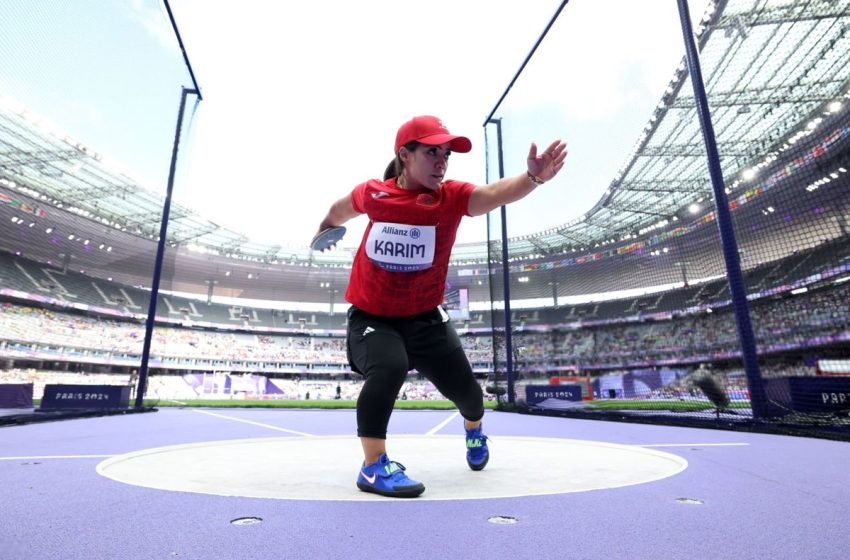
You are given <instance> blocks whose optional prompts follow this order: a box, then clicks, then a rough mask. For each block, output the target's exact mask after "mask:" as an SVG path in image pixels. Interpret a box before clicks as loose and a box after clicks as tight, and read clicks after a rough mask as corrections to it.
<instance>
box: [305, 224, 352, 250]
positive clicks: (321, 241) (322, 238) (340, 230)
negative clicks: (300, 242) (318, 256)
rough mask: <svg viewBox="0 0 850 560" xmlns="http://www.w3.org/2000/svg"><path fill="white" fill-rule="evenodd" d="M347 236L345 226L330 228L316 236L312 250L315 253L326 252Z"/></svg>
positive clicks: (311, 243) (312, 243)
mask: <svg viewBox="0 0 850 560" xmlns="http://www.w3.org/2000/svg"><path fill="white" fill-rule="evenodd" d="M344 235H345V227H344V226H336V227H329V228H327V229H324V230H322V231H320V232H319V233H317V234H316V237H314V238H313V241H311V242H310V249H312V250H313V251H324V250H326V249H330V248H332V247H333V246H334V245H336V244H337V243H339V240H340V239H342V237H343V236H344Z"/></svg>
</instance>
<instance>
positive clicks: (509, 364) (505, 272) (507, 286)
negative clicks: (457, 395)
mask: <svg viewBox="0 0 850 560" xmlns="http://www.w3.org/2000/svg"><path fill="white" fill-rule="evenodd" d="M488 122H490V123H493V124H495V125H496V146H497V148H496V149H497V150H498V152H497V153H498V156H499V179H504V178H505V160H504V152H503V150H502V119H501V118H498V119H490V120H489V121H488ZM500 212H501V216H502V283H503V291H504V297H505V360H506V361H505V369H506V371H505V374H506V376H507V380H508V402H509V403H513V402H514V401H515V400H516V394H514V360H513V340H512V338H511V275H510V270H509V269H508V223H507V222H508V216H507V208H506V207H505V206H504V205H502V207H501V209H500Z"/></svg>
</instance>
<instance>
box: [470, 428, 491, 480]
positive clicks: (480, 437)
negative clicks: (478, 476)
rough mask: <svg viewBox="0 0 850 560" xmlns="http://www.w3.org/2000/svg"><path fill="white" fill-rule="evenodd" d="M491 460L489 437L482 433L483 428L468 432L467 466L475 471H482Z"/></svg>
mask: <svg viewBox="0 0 850 560" xmlns="http://www.w3.org/2000/svg"><path fill="white" fill-rule="evenodd" d="M489 460H490V450H489V449H487V436H485V435H484V432H482V431H481V426H480V425H479V426H478V427H477V428H474V429H472V430H466V464H467V465H469V468H470V469H472V470H474V471H480V470H481V469H483V468H484V467H486V466H487V461H489Z"/></svg>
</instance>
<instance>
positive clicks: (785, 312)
mask: <svg viewBox="0 0 850 560" xmlns="http://www.w3.org/2000/svg"><path fill="white" fill-rule="evenodd" d="M848 302H850V283H844V284H840V285H836V286H833V287H831V288H826V289H821V290H817V291H811V292H809V293H802V294H799V295H794V296H787V295H786V296H785V297H775V298H772V299H763V300H757V301H753V302H751V305H750V314H751V320H752V325H753V329H754V333H755V338H756V343H757V346H758V349H759V351H760V353H761V354H768V353H770V351H771V350H772V349H781V348H783V347H805V346H806V345H807V344H811V343H812V341H815V343H817V344H829V343H830V342H835V341H836V340H837V339H838V338H840V337H842V336H843V337H845V340H846V339H847V337H848V336H850V303H848ZM461 333H462V336H461V340H462V343H463V345H464V347H465V349H466V352H467V355H468V356H469V358H470V361H471V362H472V363H473V365H475V366H477V367H478V368H479V371H480V369H482V368H483V369H485V370H489V371H493V370H494V366H493V359H494V350H493V349H494V340H495V345H496V346H495V347H496V352H495V355H496V359H497V361H498V362H502V361H503V360H504V359H505V356H504V336H496V337H493V336H490V334H484V333H482V334H478V333H475V334H473V333H465V334H464V331H463V330H461ZM143 338H144V325H143V324H140V323H136V322H124V321H117V320H114V319H109V318H102V317H93V316H87V315H82V314H72V313H67V312H60V311H54V310H50V309H44V308H37V307H30V306H25V305H19V304H12V303H8V302H7V303H3V304H0V358H2V359H5V360H12V361H14V360H15V359H16V358H19V357H21V355H22V353H23V354H27V355H35V354H39V355H46V356H55V357H56V358H57V361H65V362H67V361H70V359H71V358H73V360H74V361H76V362H78V363H83V364H85V363H86V361H87V360H90V359H91V360H92V361H93V362H94V361H95V360H94V358H98V357H125V358H131V359H135V360H137V359H138V357H139V356H140V355H141V352H142V343H143ZM512 342H513V356H512V357H513V361H514V368H515V370H516V371H517V372H518V374H519V377H520V378H522V377H523V375H525V376H526V377H528V376H532V375H534V374H536V373H540V372H547V371H552V370H557V369H560V370H563V369H564V368H570V367H575V368H581V369H588V368H590V369H595V370H596V371H606V370H607V371H614V370H616V369H618V368H622V367H637V366H640V365H641V364H649V365H651V364H653V363H662V362H663V363H666V364H675V363H677V362H681V363H682V364H684V365H688V364H690V365H692V366H693V365H694V364H696V363H698V362H703V363H705V362H708V363H710V362H712V361H713V360H714V359H719V358H728V357H729V356H731V355H734V354H735V353H736V352H737V351H738V350H739V342H738V332H737V326H736V322H735V317H734V315H733V313H732V312H731V310H730V309H728V308H727V309H725V310H715V311H713V312H701V313H697V314H691V315H683V316H674V317H671V318H668V319H665V320H654V321H637V322H631V323H616V324H609V325H593V326H589V327H585V328H579V329H553V330H550V331H548V332H547V331H542V332H541V331H539V330H536V331H534V332H527V331H526V332H524V331H517V332H515V333H513V336H512ZM151 357H152V359H160V360H163V361H166V360H167V361H169V363H171V364H178V365H179V364H181V363H182V362H186V364H187V365H186V368H184V369H191V363H192V360H200V359H210V358H211V357H213V358H215V359H216V360H219V361H221V362H223V363H224V365H223V366H222V368H223V369H226V368H227V364H228V363H231V362H251V363H260V364H285V365H289V366H293V367H296V368H297V367H301V368H312V367H315V366H327V367H328V368H335V369H332V370H331V371H333V372H338V373H340V374H341V373H346V372H348V369H347V360H346V353H345V341H344V339H343V338H342V337H341V336H326V335H323V336H311V335H310V334H309V332H307V333H305V334H304V335H278V334H269V333H263V334H258V333H253V332H239V331H222V330H202V329H197V328H195V329H185V328H175V327H161V326H157V327H156V328H155V329H154V333H153V338H152V343H151ZM10 363H11V362H10ZM499 366H501V363H500V364H499ZM178 369H179V368H178ZM13 371H14V370H13ZM242 371H245V370H242ZM807 371H808V370H807ZM788 373H789V372H788V371H787V368H782V371H778V372H775V371H773V370H772V369H771V368H769V367H768V368H765V370H764V371H763V372H762V374H763V376H764V377H771V376H774V375H776V376H779V375H788ZM10 376H11V374H9V372H8V371H7V372H4V374H3V378H2V379H4V380H6V381H7V382H8V380H9V378H10ZM33 376H35V379H34V381H36V382H39V379H38V375H37V374H32V375H30V377H33ZM726 376H727V377H726V379H725V380H724V382H725V383H726V384H727V385H728V386H730V387H736V386H738V387H741V388H743V387H746V382H745V379H744V377H743V374H742V373H740V372H734V371H733V372H728V373H727V374H726ZM125 377H126V376H125ZM300 383H302V384H303V383H304V382H303V381H302V382H300ZM355 385H356V382H351V385H350V387H351V388H352V391H353V390H354V389H353V388H354V387H355ZM335 388H336V385H334V390H335ZM348 388H349V385H348V383H347V382H344V383H343V384H342V387H341V390H347V389H348ZM673 389H674V390H676V391H682V392H684V393H690V392H691V391H692V389H693V387H690V386H688V385H687V383H686V382H683V383H681V384H680V386H679V387H676V388H673ZM282 390H283V392H284V393H286V394H292V395H296V397H297V395H301V396H302V397H303V396H306V394H307V392H308V390H307V389H305V386H303V385H298V387H289V386H288V385H286V384H284V388H283V389H282ZM671 390H672V389H671ZM309 393H310V395H311V397H312V398H318V395H320V394H321V395H323V396H326V394H327V393H328V390H327V389H326V388H325V387H323V386H319V385H317V386H315V387H313V388H312V390H309ZM402 393H407V395H408V396H407V398H412V399H413V398H416V399H419V398H429V395H430V393H431V391H430V389H429V387H428V385H427V384H420V383H415V384H412V385H410V386H405V389H404V390H403V391H402ZM349 396H350V395H349Z"/></svg>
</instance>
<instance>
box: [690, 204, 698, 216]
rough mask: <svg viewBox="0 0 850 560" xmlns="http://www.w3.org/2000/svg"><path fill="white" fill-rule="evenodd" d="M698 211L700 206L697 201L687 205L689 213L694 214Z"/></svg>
mask: <svg viewBox="0 0 850 560" xmlns="http://www.w3.org/2000/svg"><path fill="white" fill-rule="evenodd" d="M699 211H700V206H699V204H697V203H693V204H691V205H690V206H688V212H690V213H691V214H696V213H698V212H699Z"/></svg>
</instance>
